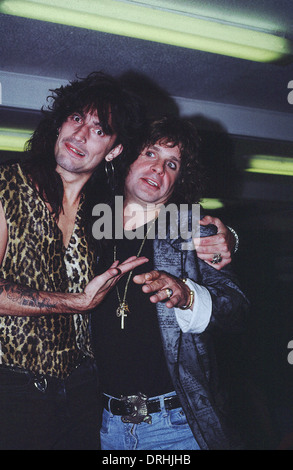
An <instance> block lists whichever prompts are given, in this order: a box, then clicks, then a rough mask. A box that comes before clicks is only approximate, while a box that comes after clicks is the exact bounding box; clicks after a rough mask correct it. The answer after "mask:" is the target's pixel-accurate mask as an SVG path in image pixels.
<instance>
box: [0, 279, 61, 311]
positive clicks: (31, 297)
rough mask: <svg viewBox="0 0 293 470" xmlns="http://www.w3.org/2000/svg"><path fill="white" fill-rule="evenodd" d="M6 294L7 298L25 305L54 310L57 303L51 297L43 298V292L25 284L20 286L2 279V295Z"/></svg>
mask: <svg viewBox="0 0 293 470" xmlns="http://www.w3.org/2000/svg"><path fill="white" fill-rule="evenodd" d="M3 294H5V295H6V296H7V299H9V300H11V301H12V302H15V303H17V304H18V305H21V306H23V307H32V308H38V309H44V308H45V309H47V310H54V309H56V306H57V305H56V303H55V302H53V301H52V299H50V298H48V297H47V298H42V296H41V294H40V293H39V292H38V291H36V290H34V289H32V288H30V287H25V286H19V285H16V284H13V283H11V282H9V281H6V280H1V281H0V295H3Z"/></svg>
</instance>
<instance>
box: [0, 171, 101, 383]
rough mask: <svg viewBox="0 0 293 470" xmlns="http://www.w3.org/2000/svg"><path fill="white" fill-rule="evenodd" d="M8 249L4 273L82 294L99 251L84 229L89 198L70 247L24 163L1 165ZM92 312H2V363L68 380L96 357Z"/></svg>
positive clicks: (1, 270) (23, 281)
mask: <svg viewBox="0 0 293 470" xmlns="http://www.w3.org/2000/svg"><path fill="white" fill-rule="evenodd" d="M0 200H1V203H2V205H3V208H4V213H5V217H6V221H7V226H8V234H9V236H8V247H7V250H6V254H5V257H4V260H3V263H2V266H1V268H0V276H1V277H2V278H4V279H6V280H9V281H11V282H15V283H18V284H22V285H24V286H28V287H32V288H34V289H37V290H40V291H46V292H80V291H82V290H83V288H84V287H85V285H86V284H87V283H88V282H89V280H90V279H91V278H92V277H93V273H94V258H95V257H94V253H93V251H92V250H90V248H89V244H88V242H87V239H86V237H85V234H84V231H83V229H82V228H81V227H80V225H81V224H80V221H81V214H82V210H83V209H82V207H83V203H84V201H83V198H82V199H81V203H80V206H79V209H78V213H77V217H76V223H75V227H74V230H73V233H72V237H71V240H70V243H69V245H68V247H67V248H65V247H64V245H63V240H62V233H61V231H60V230H59V228H58V226H57V224H56V222H55V220H54V219H53V217H52V216H51V214H50V212H49V210H48V208H47V206H46V204H45V203H44V201H43V200H42V199H41V198H40V197H39V196H38V194H37V192H36V191H35V190H34V188H33V187H32V186H31V184H30V182H29V179H28V178H27V176H26V175H25V174H24V172H23V171H22V169H21V166H20V165H19V164H12V165H11V164H10V165H3V166H1V167H0ZM88 322H89V318H88V315H82V316H80V315H70V314H67V315H65V314H54V315H45V316H38V317H18V316H6V315H2V316H1V312H0V342H1V350H2V356H1V363H2V365H7V366H10V367H18V368H21V369H25V370H29V371H32V372H33V373H36V374H43V375H49V376H53V377H58V378H66V377H67V376H68V375H70V373H71V372H72V370H73V369H74V368H75V367H76V365H78V364H79V362H80V360H81V358H82V357H83V356H84V355H89V356H92V352H91V348H90V338H89V328H88Z"/></svg>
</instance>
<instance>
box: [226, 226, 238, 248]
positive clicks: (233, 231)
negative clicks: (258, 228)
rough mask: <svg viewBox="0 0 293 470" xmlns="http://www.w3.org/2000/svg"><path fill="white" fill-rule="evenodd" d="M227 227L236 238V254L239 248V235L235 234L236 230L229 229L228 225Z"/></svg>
mask: <svg viewBox="0 0 293 470" xmlns="http://www.w3.org/2000/svg"><path fill="white" fill-rule="evenodd" d="M226 227H227V228H228V229H229V230H230V232H231V233H232V234H233V235H234V238H235V247H234V254H235V253H236V251H237V250H238V248H239V237H238V235H237V233H236V232H235V230H234V228H232V227H229V226H228V225H226Z"/></svg>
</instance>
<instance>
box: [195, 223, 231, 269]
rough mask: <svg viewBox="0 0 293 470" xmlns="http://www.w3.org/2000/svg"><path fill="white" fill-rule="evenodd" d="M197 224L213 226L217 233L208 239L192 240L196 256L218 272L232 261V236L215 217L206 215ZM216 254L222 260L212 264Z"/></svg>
mask: <svg viewBox="0 0 293 470" xmlns="http://www.w3.org/2000/svg"><path fill="white" fill-rule="evenodd" d="M199 223H200V225H209V224H213V225H215V226H216V227H217V229H218V233H217V234H216V235H213V236H210V237H200V238H194V239H193V243H194V246H195V249H196V252H197V256H198V258H200V259H201V260H203V261H205V262H206V263H207V264H209V265H210V266H212V267H213V268H215V269H218V270H220V269H222V268H223V267H224V266H226V265H227V264H229V263H231V261H232V253H233V252H234V247H235V242H236V240H235V238H234V235H233V234H232V233H231V232H230V230H229V229H228V228H227V227H226V225H224V224H223V222H221V220H220V219H218V218H217V217H211V216H210V215H206V216H205V217H204V218H203V219H201V220H200V222H199ZM217 254H219V255H221V258H222V259H221V261H220V262H218V263H216V264H213V263H212V260H213V257H214V255H217Z"/></svg>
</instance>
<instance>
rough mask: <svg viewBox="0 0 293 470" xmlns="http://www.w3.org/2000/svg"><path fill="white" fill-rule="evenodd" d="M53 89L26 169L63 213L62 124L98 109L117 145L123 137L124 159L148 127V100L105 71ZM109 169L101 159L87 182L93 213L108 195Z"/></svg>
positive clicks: (88, 204) (42, 194)
mask: <svg viewBox="0 0 293 470" xmlns="http://www.w3.org/2000/svg"><path fill="white" fill-rule="evenodd" d="M50 92H51V93H52V94H51V95H50V96H49V97H48V100H50V101H49V105H48V107H47V108H46V109H44V108H43V109H42V113H43V118H42V120H41V121H40V123H39V125H38V127H37V128H36V130H35V132H34V133H33V135H32V137H31V139H30V140H29V141H28V143H27V145H26V148H25V153H26V155H27V156H28V159H27V160H26V161H25V163H24V169H25V171H26V172H27V174H28V175H29V177H30V179H31V181H32V183H33V184H34V186H35V187H36V189H37V191H38V192H39V195H40V197H41V198H42V199H43V200H44V201H46V202H47V203H49V204H50V206H51V208H52V212H53V215H54V217H55V218H56V219H58V217H59V215H60V213H61V211H62V201H63V195H64V189H63V183H62V180H61V177H60V176H59V174H58V173H57V172H56V171H55V170H56V160H55V154H54V148H55V144H56V140H57V137H58V129H59V128H60V126H61V125H62V124H63V123H64V122H65V121H66V120H67V118H68V117H69V116H70V115H72V114H73V113H81V114H82V113H87V112H93V111H97V113H98V116H99V121H100V123H101V126H102V128H103V131H104V132H105V133H106V134H108V135H111V134H113V133H115V134H116V135H117V138H116V141H115V143H114V146H116V145H117V144H118V143H121V144H122V145H123V152H122V154H121V155H120V156H119V158H120V159H123V157H124V156H125V155H129V156H131V155H132V154H133V153H136V152H137V145H138V142H139V141H140V138H141V137H140V133H141V131H142V129H143V128H144V122H145V110H144V106H143V105H142V102H141V101H140V100H139V99H138V98H137V97H136V96H134V95H133V94H131V93H130V92H129V91H126V90H125V89H124V88H123V87H122V85H121V84H120V82H119V80H118V79H115V78H113V77H111V76H108V75H106V74H104V73H102V72H93V73H91V74H90V75H88V76H87V77H86V78H80V79H78V78H77V79H76V80H74V81H72V82H69V84H68V85H66V86H61V87H60V88H57V89H55V90H50ZM110 123H111V125H110ZM100 167H102V168H100ZM103 170H104V165H103V164H101V165H99V167H98V168H97V169H96V171H95V172H94V173H93V175H92V176H91V178H90V179H89V181H88V182H87V183H86V185H85V187H84V188H83V191H84V193H85V196H86V198H85V200H86V205H85V206H86V207H85V214H86V216H87V217H90V209H91V207H92V205H93V204H94V201H95V200H96V201H97V202H98V200H99V198H102V195H103V185H104V183H105V179H106V178H105V173H104V171H103ZM97 188H98V191H97Z"/></svg>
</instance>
